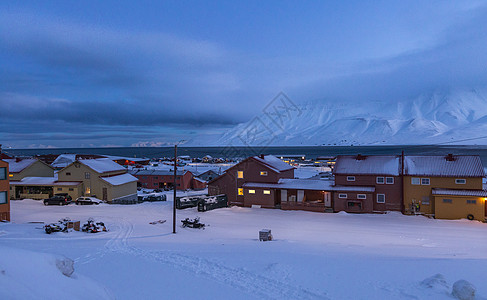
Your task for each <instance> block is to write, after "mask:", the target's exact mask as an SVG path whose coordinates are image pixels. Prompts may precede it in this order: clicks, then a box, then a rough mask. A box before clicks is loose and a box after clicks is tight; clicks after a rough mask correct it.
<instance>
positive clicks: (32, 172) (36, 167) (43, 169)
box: [10, 161, 54, 181]
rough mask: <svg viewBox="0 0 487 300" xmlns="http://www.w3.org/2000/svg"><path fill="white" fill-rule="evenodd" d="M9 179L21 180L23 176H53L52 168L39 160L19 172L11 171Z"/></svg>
mask: <svg viewBox="0 0 487 300" xmlns="http://www.w3.org/2000/svg"><path fill="white" fill-rule="evenodd" d="M11 175H12V176H11V177H10V180H12V181H13V180H22V178H25V177H54V168H52V167H51V166H48V165H46V164H45V163H43V162H41V161H36V162H34V163H33V164H32V165H30V166H28V167H27V168H25V169H24V170H22V171H21V172H19V173H12V174H11Z"/></svg>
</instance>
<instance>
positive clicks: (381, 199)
mask: <svg viewBox="0 0 487 300" xmlns="http://www.w3.org/2000/svg"><path fill="white" fill-rule="evenodd" d="M377 203H386V195H385V194H377Z"/></svg>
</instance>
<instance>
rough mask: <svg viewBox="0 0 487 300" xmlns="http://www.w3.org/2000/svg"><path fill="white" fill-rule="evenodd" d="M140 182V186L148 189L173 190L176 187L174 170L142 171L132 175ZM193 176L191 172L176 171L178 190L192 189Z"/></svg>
mask: <svg viewBox="0 0 487 300" xmlns="http://www.w3.org/2000/svg"><path fill="white" fill-rule="evenodd" d="M132 175H134V176H135V177H136V178H137V179H138V180H139V183H138V186H139V187H143V188H147V189H163V188H172V187H173V186H174V170H173V171H171V170H169V171H168V170H140V171H135V172H133V173H132ZM192 178H193V174H192V173H191V172H190V171H184V170H176V185H177V188H176V189H178V190H187V189H190V188H192V185H191V183H192Z"/></svg>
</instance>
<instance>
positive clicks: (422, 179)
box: [421, 178, 430, 185]
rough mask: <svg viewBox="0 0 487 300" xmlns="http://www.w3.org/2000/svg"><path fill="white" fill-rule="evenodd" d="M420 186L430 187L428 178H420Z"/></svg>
mask: <svg viewBox="0 0 487 300" xmlns="http://www.w3.org/2000/svg"><path fill="white" fill-rule="evenodd" d="M421 184H422V185H430V179H429V178H421Z"/></svg>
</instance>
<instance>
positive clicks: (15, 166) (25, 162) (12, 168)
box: [3, 158, 37, 173]
mask: <svg viewBox="0 0 487 300" xmlns="http://www.w3.org/2000/svg"><path fill="white" fill-rule="evenodd" d="M3 161H5V162H7V163H8V170H9V172H10V173H19V172H22V171H23V170H24V169H25V168H27V167H30V166H31V165H32V164H33V163H35V162H36V161H37V159H35V158H26V159H22V160H19V161H17V159H15V158H12V159H4V160H3Z"/></svg>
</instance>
